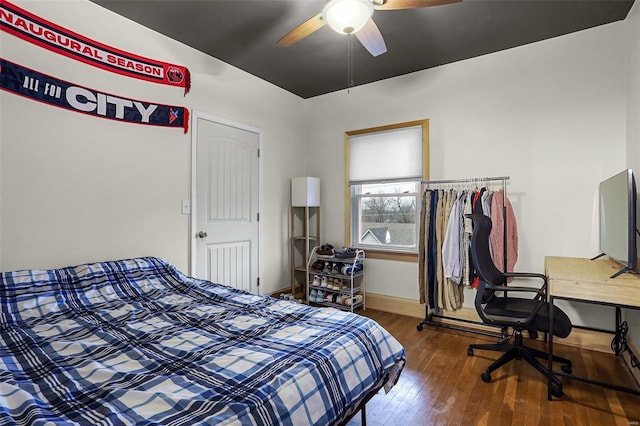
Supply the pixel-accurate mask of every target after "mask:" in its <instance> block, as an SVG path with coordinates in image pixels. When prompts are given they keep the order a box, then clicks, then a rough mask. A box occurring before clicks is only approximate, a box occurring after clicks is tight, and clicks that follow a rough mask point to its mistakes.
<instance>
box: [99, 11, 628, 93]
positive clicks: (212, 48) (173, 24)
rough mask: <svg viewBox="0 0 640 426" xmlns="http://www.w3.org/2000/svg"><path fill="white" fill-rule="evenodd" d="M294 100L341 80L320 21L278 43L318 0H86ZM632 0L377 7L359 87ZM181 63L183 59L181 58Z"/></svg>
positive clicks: (548, 31) (344, 71) (338, 41)
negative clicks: (375, 49)
mask: <svg viewBox="0 0 640 426" xmlns="http://www.w3.org/2000/svg"><path fill="white" fill-rule="evenodd" d="M91 1H93V2H94V3H97V4H99V5H101V6H103V7H105V8H107V9H110V10H112V11H114V12H116V13H118V14H119V15H122V16H125V17H127V18H129V19H131V20H133V21H135V22H138V23H140V24H142V25H144V26H146V27H148V28H151V29H153V30H155V31H158V32H160V33H162V34H165V35H167V36H169V37H171V38H173V39H175V40H178V41H180V42H182V43H184V44H186V45H189V46H191V47H193V48H195V49H197V50H199V51H201V52H204V53H207V54H209V55H211V56H213V57H215V58H218V59H220V60H222V61H224V62H226V63H228V64H231V65H233V66H235V67H237V68H240V69H242V70H244V71H246V72H248V73H250V74H253V75H255V76H257V77H259V78H261V79H263V80H266V81H269V82H271V83H273V84H275V85H277V86H279V87H282V88H283V89H286V90H288V91H289V92H291V93H294V94H296V95H298V96H300V97H302V98H310V97H313V96H317V95H321V94H324V93H329V92H333V91H336V90H342V89H345V88H346V87H347V86H348V61H347V53H348V37H347V36H345V35H340V34H338V33H335V32H334V31H333V30H331V29H330V28H329V27H328V26H325V27H323V28H321V29H320V30H318V31H316V32H315V33H313V34H311V35H309V36H308V37H306V38H304V39H302V40H301V41H299V42H298V43H296V44H293V45H291V46H288V47H283V46H278V45H276V42H277V41H278V40H279V39H280V38H281V37H282V36H283V35H285V34H286V33H287V32H289V31H290V30H291V29H293V28H295V27H296V26H297V25H299V24H301V23H302V22H304V21H306V20H307V19H309V18H311V17H312V16H313V15H315V14H317V13H319V12H320V11H321V10H322V7H323V6H324V4H325V1H324V0H197V1H192V0H91ZM632 5H633V0H568V1H566V0H565V1H561V0H534V1H532V0H491V1H486V0H464V1H462V2H461V3H453V4H449V5H445V6H433V7H428V8H422V9H411V10H384V11H382V10H377V11H375V13H374V15H373V19H374V21H375V22H376V24H377V25H378V28H379V29H380V31H381V33H382V35H383V37H384V39H385V42H386V44H387V49H388V51H387V53H385V54H383V55H381V56H378V57H375V58H374V57H372V56H371V55H370V54H369V53H368V52H367V51H366V50H365V49H364V48H363V47H362V45H360V43H359V42H358V41H357V39H355V38H354V40H353V68H352V72H353V83H354V84H355V85H356V86H357V85H361V84H366V83H370V82H373V81H378V80H383V79H386V78H390V77H395V76H398V75H402V74H407V73H411V72H414V71H419V70H423V69H427V68H432V67H436V66H438V65H443V64H447V63H451V62H455V61H460V60H463V59H468V58H472V57H476V56H480V55H484V54H487V53H491V52H496V51H500V50H504V49H508V48H511V47H516V46H520V45H524V44H528V43H533V42H536V41H540V40H544V39H548V38H552V37H557V36H560V35H563V34H568V33H571V32H575V31H580V30H584V29H587V28H591V27H595V26H598V25H603V24H607V23H611V22H614V21H619V20H623V19H625V18H626V16H627V14H628V12H629V9H630V8H631V6H632ZM185 65H187V66H188V64H185Z"/></svg>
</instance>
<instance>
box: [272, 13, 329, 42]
mask: <svg viewBox="0 0 640 426" xmlns="http://www.w3.org/2000/svg"><path fill="white" fill-rule="evenodd" d="M324 26H325V22H324V21H323V20H322V13H318V14H317V15H316V16H314V17H313V18H310V19H308V20H306V21H304V22H303V23H302V24H300V25H298V26H297V27H295V28H294V29H292V30H291V31H289V32H288V33H287V34H285V35H284V37H282V38H281V39H280V40H278V42H277V43H276V44H278V45H280V46H290V45H292V44H293V43H296V42H298V41H300V40H302V39H303V38H305V37H306V36H308V35H309V34H312V33H314V32H316V31H318V30H319V29H320V28H322V27H324Z"/></svg>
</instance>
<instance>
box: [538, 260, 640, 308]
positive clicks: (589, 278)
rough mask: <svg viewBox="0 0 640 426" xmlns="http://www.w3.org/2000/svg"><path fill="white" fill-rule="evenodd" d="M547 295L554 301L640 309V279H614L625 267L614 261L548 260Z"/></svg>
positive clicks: (626, 277) (626, 274)
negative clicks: (563, 300)
mask: <svg viewBox="0 0 640 426" xmlns="http://www.w3.org/2000/svg"><path fill="white" fill-rule="evenodd" d="M544 268H545V273H546V275H547V278H548V293H549V295H551V296H553V297H564V298H570V299H576V300H589V301H593V302H599V303H606V304H614V305H623V306H630V307H640V275H637V274H630V273H625V274H621V275H619V276H618V277H616V278H610V277H611V275H613V274H615V273H616V272H618V271H619V270H620V269H621V268H622V267H621V266H620V264H619V263H616V262H615V261H613V260H611V259H606V258H600V259H596V260H590V259H585V258H579V257H546V258H545V260H544Z"/></svg>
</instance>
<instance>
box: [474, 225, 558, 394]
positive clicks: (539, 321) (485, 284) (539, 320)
mask: <svg viewBox="0 0 640 426" xmlns="http://www.w3.org/2000/svg"><path fill="white" fill-rule="evenodd" d="M466 217H467V218H470V219H472V221H473V233H472V235H471V257H472V259H473V264H474V266H475V269H476V273H477V274H478V277H479V278H480V281H479V282H480V283H479V285H478V289H477V293H476V298H475V306H476V310H477V311H478V315H480V318H481V319H482V321H483V322H484V323H486V324H492V325H497V326H501V327H509V328H512V329H513V335H514V341H513V343H507V341H508V340H509V339H508V338H507V339H502V340H501V341H500V342H498V343H497V344H476V345H469V348H468V349H467V354H468V355H469V356H473V351H474V350H475V349H484V350H490V351H499V352H505V354H504V355H502V356H501V357H500V358H498V359H497V360H496V361H494V362H493V363H492V364H491V365H490V366H489V367H488V368H487V370H486V371H485V372H484V373H482V375H481V378H482V380H483V381H484V382H486V383H489V382H490V381H491V372H492V371H494V370H496V369H497V368H499V367H501V366H503V365H504V364H506V363H507V362H509V361H511V360H513V359H518V360H520V359H524V360H525V361H527V362H528V363H529V364H531V365H532V366H533V367H534V368H535V369H536V370H538V371H539V372H541V373H542V374H543V375H545V377H546V376H548V370H547V368H546V367H545V366H544V365H542V363H541V362H540V361H538V359H537V358H542V359H545V360H548V359H549V356H548V354H547V353H546V352H543V351H540V350H538V349H535V348H530V347H526V346H524V344H523V342H522V332H523V331H525V330H526V331H529V332H532V333H536V332H540V333H548V332H549V303H547V301H546V300H547V295H546V287H547V277H546V276H544V275H542V274H535V273H523V272H520V273H518V272H501V271H500V270H498V268H496V266H495V265H494V263H493V260H492V258H491V253H490V250H489V244H490V242H489V233H490V232H491V219H490V218H489V217H487V216H485V215H482V214H469V215H466ZM509 277H513V278H515V279H517V278H536V279H540V280H542V282H543V284H542V286H540V287H533V288H532V287H521V286H512V285H507V279H508V278H509ZM532 293H535V296H534V297H529V298H527V297H526V296H527V294H528V295H529V296H531V294H532ZM516 295H518V297H516ZM553 309H554V311H553V317H554V323H553V325H554V327H553V334H554V336H558V337H567V336H568V335H569V333H570V332H571V320H570V319H569V317H568V316H567V314H565V313H564V312H563V311H562V310H561V309H559V308H557V307H556V306H554V307H553ZM552 358H553V361H556V362H560V363H562V364H563V365H562V371H564V372H565V373H568V374H570V373H571V361H570V360H568V359H565V358H561V357H558V356H555V355H554V356H553V357H552ZM552 381H553V385H554V386H552V393H553V395H554V396H561V395H562V382H560V380H559V379H558V378H557V377H555V375H553V376H552Z"/></svg>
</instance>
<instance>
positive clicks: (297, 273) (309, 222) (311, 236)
mask: <svg viewBox="0 0 640 426" xmlns="http://www.w3.org/2000/svg"><path fill="white" fill-rule="evenodd" d="M319 242H320V207H313V206H292V207H291V293H292V294H293V295H294V296H295V298H296V299H302V298H304V295H305V294H306V292H307V290H306V283H307V261H308V260H309V256H310V255H311V250H312V248H313V247H314V246H317V245H318V244H319Z"/></svg>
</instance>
